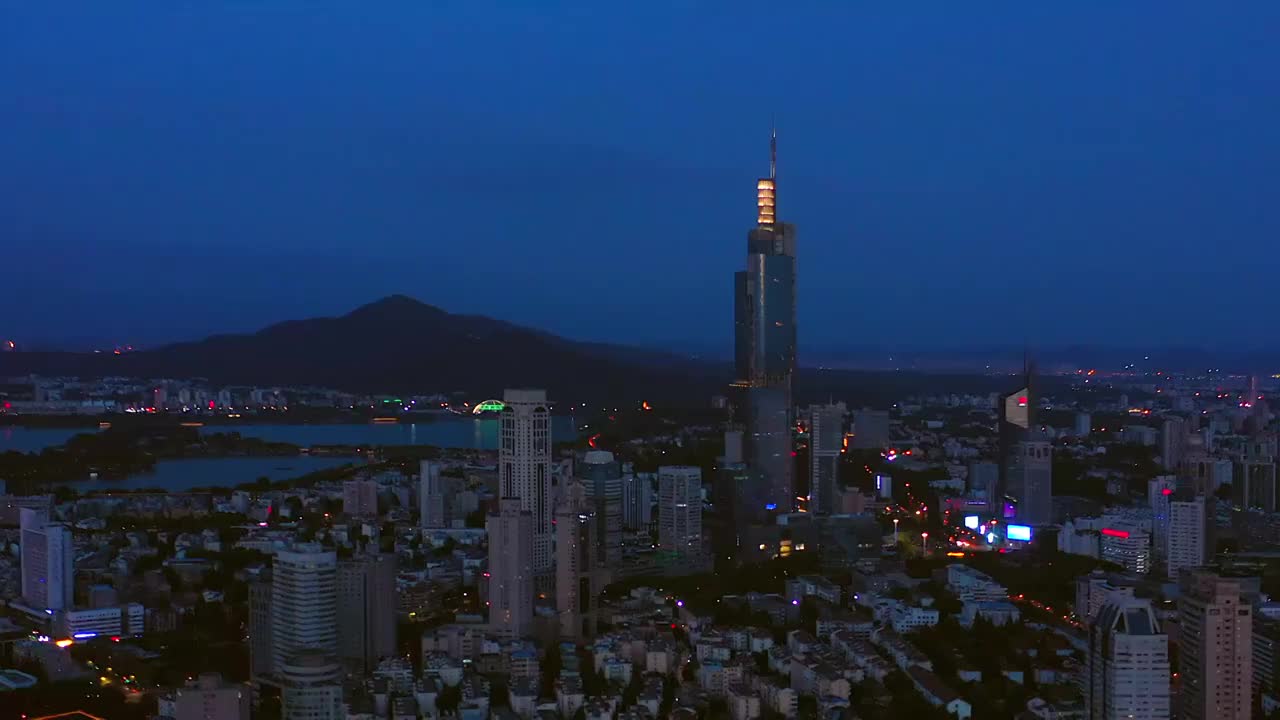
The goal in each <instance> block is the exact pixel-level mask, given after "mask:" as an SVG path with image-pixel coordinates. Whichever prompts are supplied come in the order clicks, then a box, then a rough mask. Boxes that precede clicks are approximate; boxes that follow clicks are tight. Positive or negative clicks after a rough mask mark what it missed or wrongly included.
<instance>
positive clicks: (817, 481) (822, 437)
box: [808, 403, 845, 515]
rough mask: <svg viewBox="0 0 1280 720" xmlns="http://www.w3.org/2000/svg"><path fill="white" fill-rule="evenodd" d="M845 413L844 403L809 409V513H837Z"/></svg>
mask: <svg viewBox="0 0 1280 720" xmlns="http://www.w3.org/2000/svg"><path fill="white" fill-rule="evenodd" d="M844 413H845V406H844V403H835V404H832V405H814V406H812V407H810V408H809V412H808V418H809V512H811V513H815V514H817V515H830V514H831V513H833V512H837V510H835V507H836V493H838V492H839V491H840V489H841V485H840V450H841V449H843V447H844Z"/></svg>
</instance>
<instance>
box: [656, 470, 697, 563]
mask: <svg viewBox="0 0 1280 720" xmlns="http://www.w3.org/2000/svg"><path fill="white" fill-rule="evenodd" d="M658 546H659V547H660V548H662V549H663V550H666V551H670V552H675V553H678V554H681V555H696V554H699V553H700V552H701V549H702V470H701V469H700V468H698V467H695V466H690V465H664V466H662V467H659V468H658Z"/></svg>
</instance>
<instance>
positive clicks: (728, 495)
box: [658, 463, 759, 561]
mask: <svg viewBox="0 0 1280 720" xmlns="http://www.w3.org/2000/svg"><path fill="white" fill-rule="evenodd" d="M758 475H759V473H758V472H757V471H755V470H753V469H752V468H749V467H747V465H746V463H725V464H722V465H720V467H719V468H717V469H716V479H715V482H714V483H712V485H711V490H710V493H711V498H710V499H711V502H712V504H713V506H714V507H715V510H716V511H715V513H713V514H712V515H711V516H710V519H711V521H712V523H713V525H712V528H711V529H712V533H713V534H712V542H713V544H714V546H715V554H716V558H717V559H719V560H726V561H731V560H734V559H737V558H738V548H739V547H740V546H741V544H742V542H743V540H742V538H743V535H742V533H743V529H744V528H745V527H746V525H747V523H748V522H749V521H750V520H751V519H752V517H753V516H752V514H751V512H749V511H748V509H747V508H745V507H744V504H745V502H746V500H747V497H748V495H749V491H750V489H751V488H753V487H755V486H756V484H757V482H758V481H757V476H758ZM658 517H659V518H661V517H662V508H661V507H659V508H658Z"/></svg>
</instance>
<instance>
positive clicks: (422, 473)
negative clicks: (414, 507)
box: [418, 460, 447, 530]
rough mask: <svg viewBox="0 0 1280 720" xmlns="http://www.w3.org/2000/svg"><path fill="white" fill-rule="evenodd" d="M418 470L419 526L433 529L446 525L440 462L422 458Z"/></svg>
mask: <svg viewBox="0 0 1280 720" xmlns="http://www.w3.org/2000/svg"><path fill="white" fill-rule="evenodd" d="M418 472H419V475H418V517H419V522H420V524H421V526H422V527H424V528H428V529H433V530H435V529H440V528H444V527H447V525H446V522H445V520H446V519H445V496H444V488H443V487H442V485H441V483H440V463H438V462H435V461H433V460H423V461H422V462H421V463H419V465H418Z"/></svg>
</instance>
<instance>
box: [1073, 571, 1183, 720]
mask: <svg viewBox="0 0 1280 720" xmlns="http://www.w3.org/2000/svg"><path fill="white" fill-rule="evenodd" d="M1087 662H1088V667H1087V670H1086V672H1085V675H1084V685H1085V687H1084V690H1085V705H1086V708H1085V710H1086V713H1087V715H1086V717H1088V718H1090V719H1091V720H1166V719H1167V718H1168V717H1169V637H1168V636H1167V635H1165V634H1164V633H1162V632H1161V631H1160V625H1159V623H1158V622H1157V621H1156V614H1155V612H1154V611H1153V610H1152V609H1151V603H1150V601H1148V600H1138V599H1135V598H1133V597H1123V596H1119V595H1112V596H1111V597H1110V598H1109V599H1108V600H1107V602H1106V603H1105V604H1104V605H1103V606H1102V609H1101V610H1100V611H1099V612H1098V615H1097V618H1096V619H1095V620H1094V621H1093V623H1092V624H1091V625H1090V628H1089V655H1088V659H1087Z"/></svg>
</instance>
